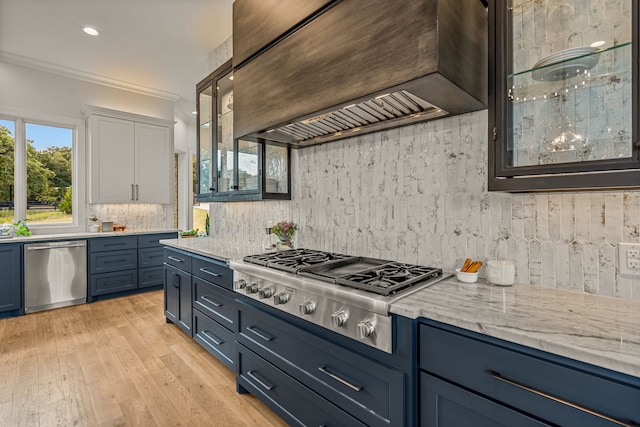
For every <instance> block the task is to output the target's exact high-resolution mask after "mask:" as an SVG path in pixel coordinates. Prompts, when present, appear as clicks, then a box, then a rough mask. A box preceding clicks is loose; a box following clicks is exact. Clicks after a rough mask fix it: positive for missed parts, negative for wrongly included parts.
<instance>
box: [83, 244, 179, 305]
mask: <svg viewBox="0 0 640 427" xmlns="http://www.w3.org/2000/svg"><path fill="white" fill-rule="evenodd" d="M175 237H176V233H160V234H142V235H137V236H133V235H127V236H116V237H99V238H93V239H90V240H89V256H88V260H89V289H88V293H87V302H93V301H95V300H97V299H100V298H104V297H109V298H110V297H114V296H120V295H126V294H130V293H134V292H140V291H145V290H152V289H160V288H161V287H162V285H163V283H164V269H163V263H162V261H163V252H162V251H163V250H162V245H160V243H159V240H162V239H173V238H175Z"/></svg>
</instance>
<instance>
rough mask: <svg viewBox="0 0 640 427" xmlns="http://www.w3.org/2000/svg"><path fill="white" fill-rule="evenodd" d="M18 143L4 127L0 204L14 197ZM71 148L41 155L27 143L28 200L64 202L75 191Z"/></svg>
mask: <svg viewBox="0 0 640 427" xmlns="http://www.w3.org/2000/svg"><path fill="white" fill-rule="evenodd" d="M14 152H15V142H14V138H13V135H11V131H9V129H7V128H6V127H5V126H2V125H0V200H2V201H8V200H11V196H12V194H13V175H14ZM71 176H72V151H71V148H70V147H49V148H47V149H45V150H41V151H38V150H37V149H36V148H35V147H34V146H33V141H29V140H27V199H28V200H40V201H45V202H49V203H52V202H61V203H62V200H63V199H64V197H65V196H66V194H67V192H68V190H67V189H68V188H69V187H71Z"/></svg>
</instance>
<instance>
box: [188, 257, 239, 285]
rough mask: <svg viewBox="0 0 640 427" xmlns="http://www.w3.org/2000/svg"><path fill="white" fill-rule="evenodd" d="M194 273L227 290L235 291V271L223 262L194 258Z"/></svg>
mask: <svg viewBox="0 0 640 427" xmlns="http://www.w3.org/2000/svg"><path fill="white" fill-rule="evenodd" d="M192 273H193V275H194V276H197V277H200V278H201V279H204V280H207V281H209V282H211V283H215V284H216V285H218V286H222V287H223V288H225V289H229V290H230V291H232V290H233V270H231V269H230V268H229V267H228V266H227V264H225V263H223V262H221V261H216V260H212V259H207V258H202V257H199V256H194V257H193V260H192Z"/></svg>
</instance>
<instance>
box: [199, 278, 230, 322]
mask: <svg viewBox="0 0 640 427" xmlns="http://www.w3.org/2000/svg"><path fill="white" fill-rule="evenodd" d="M192 281H193V306H194V307H195V308H197V309H198V310H200V311H201V312H203V313H205V314H206V315H207V316H209V317H211V318H212V319H213V320H215V321H216V322H218V323H220V324H221V325H222V326H224V327H226V328H227V329H229V330H230V331H232V332H235V331H236V330H237V324H238V307H237V304H236V303H235V301H234V293H233V292H231V291H227V290H226V289H223V288H221V287H219V286H217V285H213V284H211V283H209V282H207V281H206V280H202V279H200V278H199V277H196V276H193V279H192Z"/></svg>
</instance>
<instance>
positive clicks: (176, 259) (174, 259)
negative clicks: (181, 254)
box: [167, 256, 184, 262]
mask: <svg viewBox="0 0 640 427" xmlns="http://www.w3.org/2000/svg"><path fill="white" fill-rule="evenodd" d="M167 258H168V259H170V260H171V261H175V262H184V260H183V259H180V258H176V257H172V256H168V257H167Z"/></svg>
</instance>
